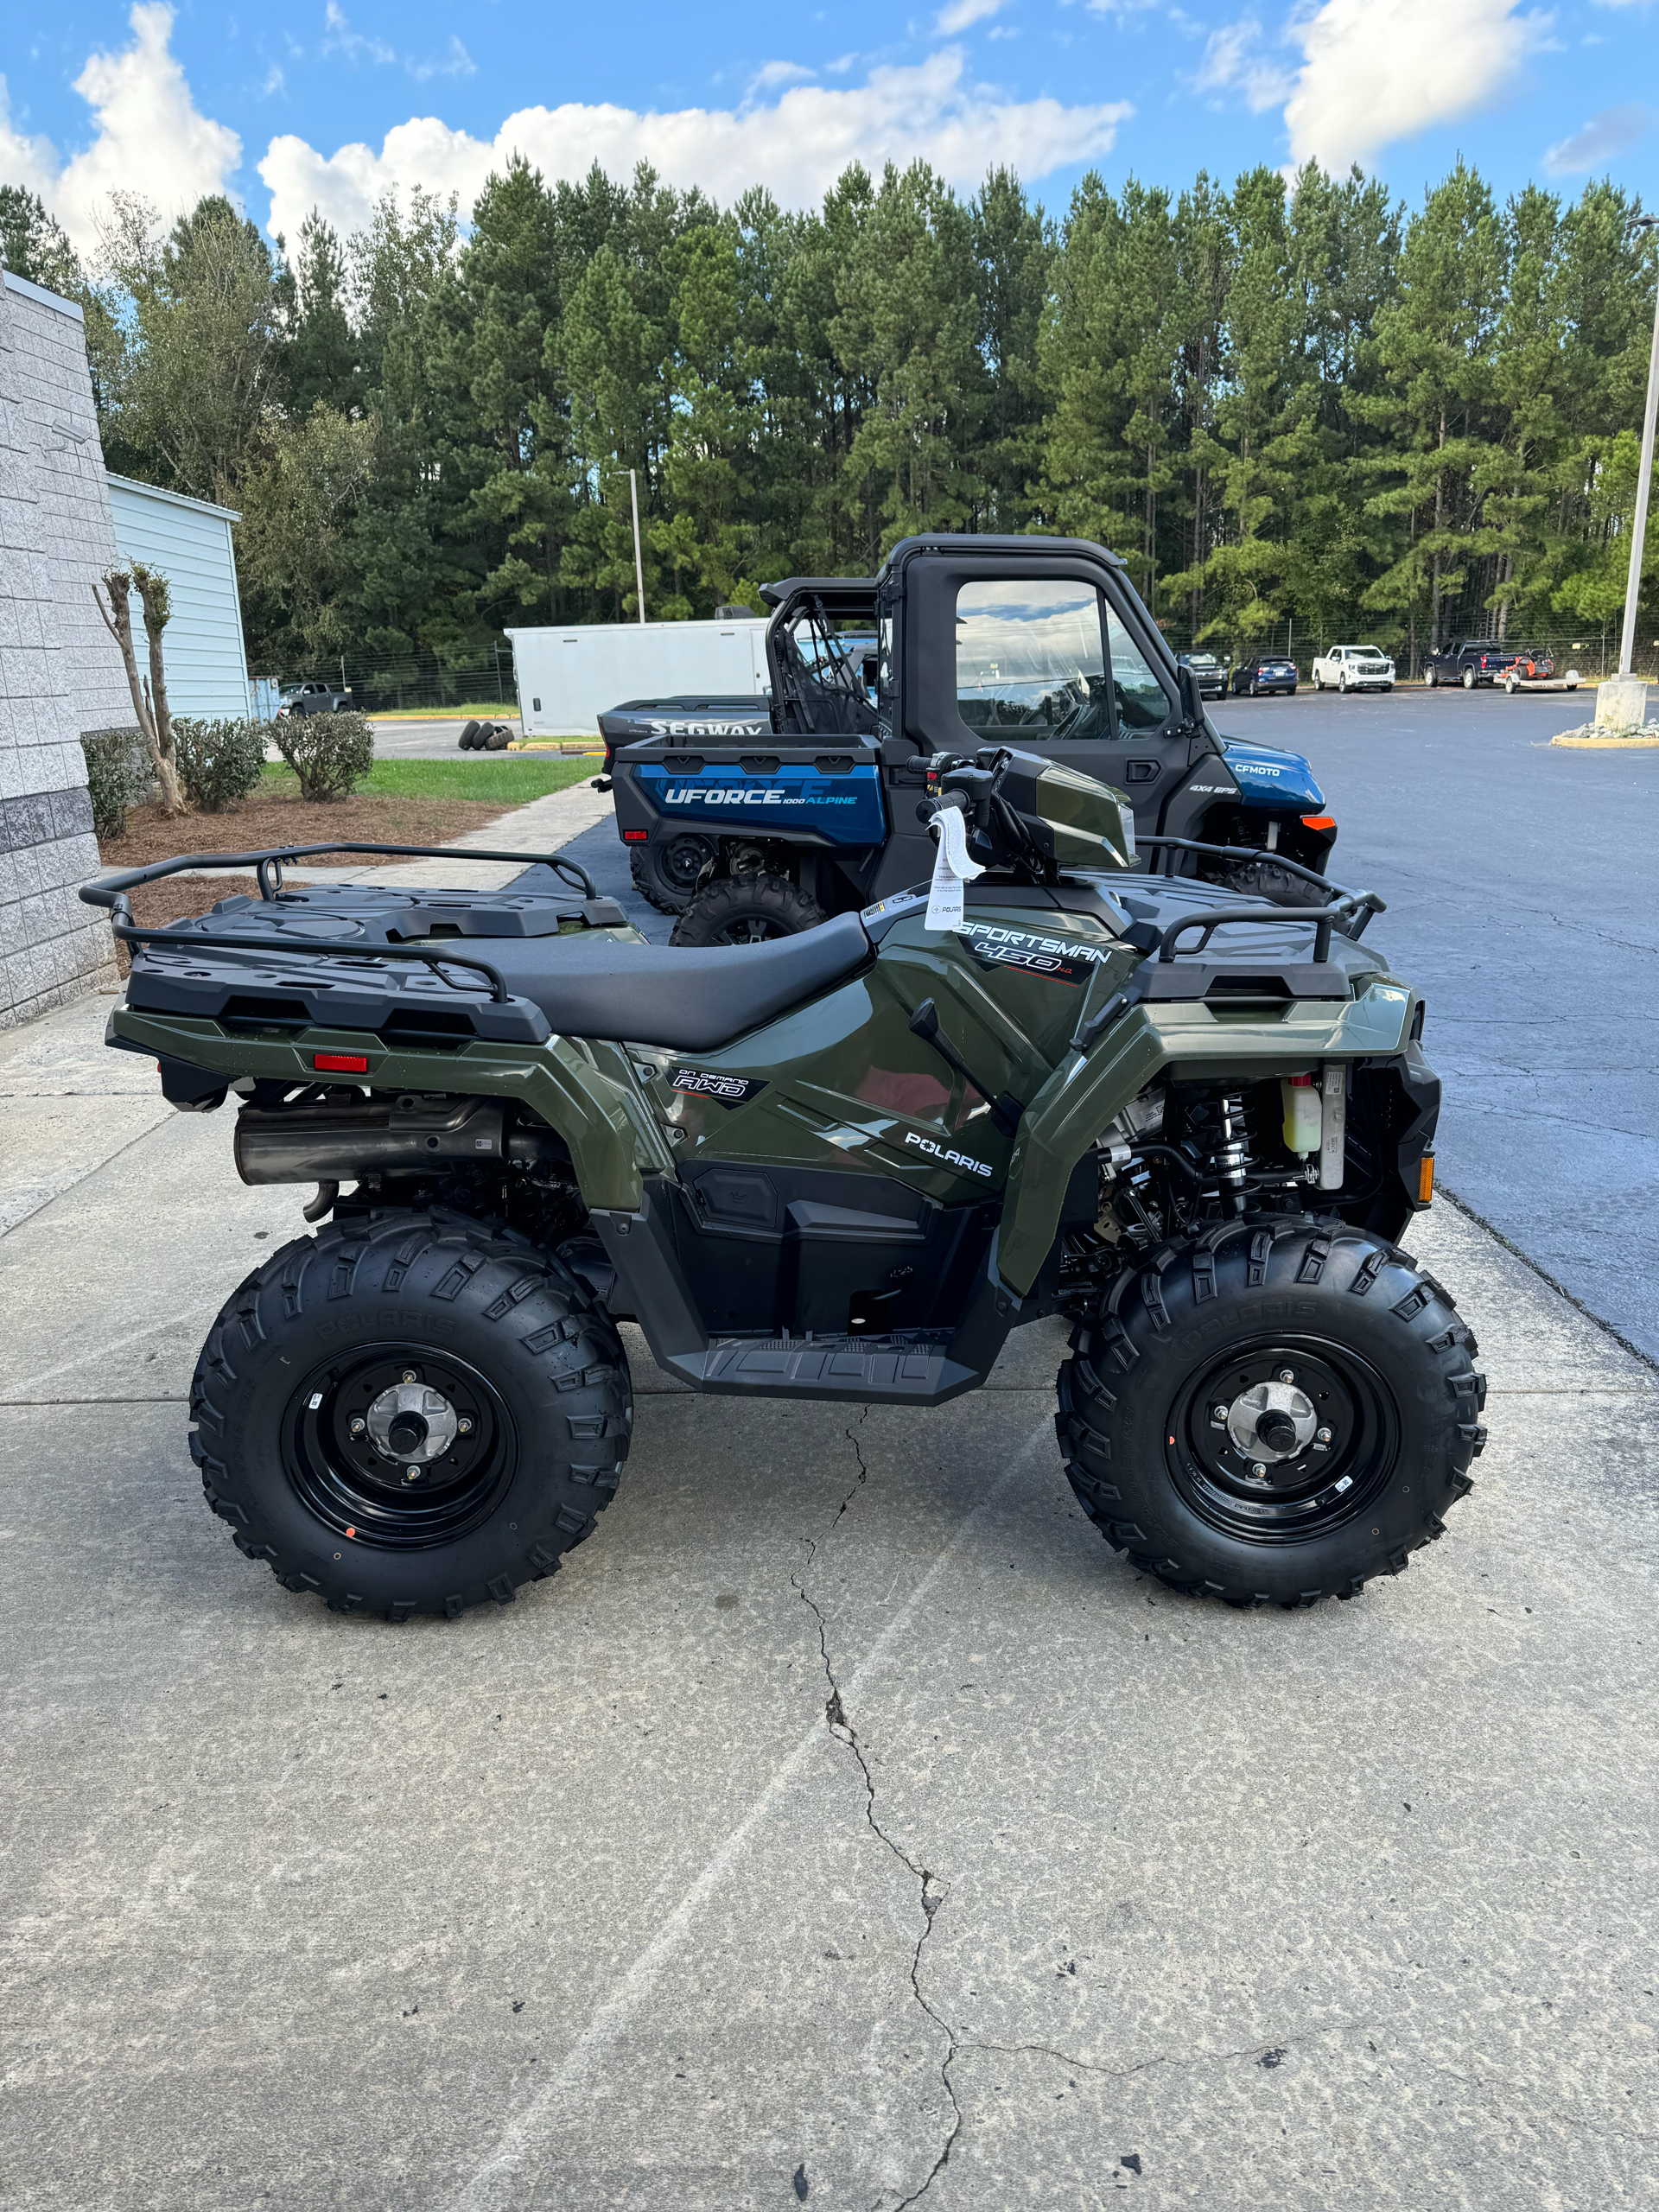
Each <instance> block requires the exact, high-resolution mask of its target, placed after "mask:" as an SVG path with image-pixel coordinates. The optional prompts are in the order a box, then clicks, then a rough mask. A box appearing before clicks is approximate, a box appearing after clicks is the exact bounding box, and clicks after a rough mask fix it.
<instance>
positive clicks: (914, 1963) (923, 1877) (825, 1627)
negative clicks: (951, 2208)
mask: <svg viewBox="0 0 1659 2212" xmlns="http://www.w3.org/2000/svg"><path fill="white" fill-rule="evenodd" d="M869 1413H870V1409H869V1408H868V1406H866V1407H865V1408H863V1409H862V1411H861V1413H860V1414H859V1416H858V1419H857V1421H855V1422H854V1423H853V1424H852V1426H851V1427H849V1428H848V1429H847V1430H846V1431H845V1432H844V1433H845V1435H846V1438H847V1441H848V1443H849V1445H851V1446H852V1450H853V1457H854V1459H855V1460H856V1461H857V1462H858V1478H857V1480H856V1481H855V1483H854V1484H853V1486H852V1488H851V1489H850V1490H849V1491H848V1492H847V1495H846V1497H843V1498H842V1501H841V1503H840V1505H839V1507H838V1508H837V1509H836V1516H835V1519H834V1520H833V1521H832V1522H830V1524H829V1526H830V1528H831V1529H834V1528H836V1526H837V1525H838V1524H839V1523H840V1522H841V1519H842V1516H843V1515H844V1514H845V1513H846V1511H847V1510H848V1508H849V1506H850V1505H851V1503H852V1502H853V1500H854V1499H855V1497H857V1495H858V1493H859V1491H860V1489H861V1487H862V1485H863V1484H865V1483H867V1482H868V1480H869V1468H868V1466H867V1465H866V1464H865V1459H864V1454H863V1452H862V1450H861V1447H860V1444H859V1439H858V1434H857V1432H858V1430H859V1429H861V1427H863V1425H864V1423H865V1421H868V1418H869ZM802 1541H803V1542H804V1544H805V1546H806V1560H805V1565H804V1569H803V1572H804V1573H805V1572H810V1568H811V1566H812V1562H813V1560H814V1559H815V1558H816V1557H817V1549H818V1540H817V1537H816V1536H807V1537H804V1538H803V1539H802ZM790 1581H791V1584H792V1585H793V1586H794V1589H795V1591H796V1592H797V1594H798V1596H799V1598H800V1600H801V1602H802V1604H803V1605H805V1607H806V1608H807V1610H808V1611H809V1612H810V1614H811V1616H812V1618H813V1619H814V1620H815V1621H816V1622H817V1629H818V1656H819V1657H820V1658H821V1659H822V1661H823V1678H824V1681H826V1682H827V1683H828V1684H829V1696H828V1697H827V1698H826V1699H825V1700H824V1704H823V1717H824V1721H825V1724H826V1725H827V1726H828V1728H829V1733H830V1734H831V1735H832V1736H833V1737H834V1738H835V1739H836V1742H837V1743H838V1744H842V1745H845V1747H846V1748H847V1750H849V1751H850V1752H851V1753H852V1755H853V1757H854V1758H855V1759H856V1760H857V1762H858V1770H859V1772H860V1774H861V1776H862V1777H863V1780H864V1818H865V1821H866V1822H867V1823H868V1827H869V1830H870V1833H871V1834H872V1835H874V1837H875V1839H876V1840H877V1842H879V1843H880V1844H882V1845H884V1846H885V1847H886V1848H887V1850H888V1851H889V1852H891V1853H892V1854H893V1857H894V1858H895V1859H897V1860H898V1861H899V1865H900V1866H902V1867H903V1868H904V1869H905V1871H906V1873H908V1874H909V1875H910V1876H911V1877H912V1879H913V1880H914V1881H915V1882H916V1883H917V1885H918V1887H919V1889H920V1891H921V1904H922V1930H921V1933H920V1935H919V1936H918V1937H917V1938H916V1942H915V1945H914V1947H913V1948H912V1951H911V1955H910V1988H911V1994H912V1996H913V1997H914V1998H915V1999H916V2002H917V2003H918V2005H920V2006H921V2008H922V2010H923V2012H925V2013H926V2015H927V2017H928V2018H929V2020H931V2022H932V2024H933V2025H934V2026H935V2027H937V2028H938V2030H939V2031H940V2033H941V2034H942V2035H943V2036H944V2038H945V2044H946V2050H945V2054H944V2058H943V2059H942V2060H941V2061H940V2062H939V2080H940V2082H942V2083H943V2085H944V2093H945V2094H946V2096H947V2097H949V2098H950V2110H951V2114H952V2117H951V2122H950V2132H949V2133H948V2134H947V2135H946V2137H945V2139H944V2144H943V2145H942V2147H941V2148H940V2151H939V2154H938V2157H937V2158H935V2159H934V2161H933V2164H931V2166H930V2167H929V2169H928V2171H927V2173H926V2175H925V2177H924V2178H923V2180H922V2183H921V2184H920V2186H919V2187H918V2188H917V2189H913V2190H911V2192H910V2194H909V2195H908V2196H901V2197H900V2198H899V2200H898V2202H897V2203H896V2204H895V2205H894V2206H893V2212H906V2206H909V2205H912V2204H915V2203H917V2202H918V2201H919V2200H920V2199H921V2198H922V2197H924V2196H925V2195H926V2194H927V2192H928V2190H930V2189H931V2187H932V2185H933V2183H934V2180H935V2179H936V2177H938V2175H939V2174H941V2173H943V2171H944V2168H945V2166H946V2165H947V2164H949V2163H950V2153H951V2152H952V2151H953V2150H954V2149H955V2148H956V2145H957V2138H958V2137H959V2136H960V2135H961V2133H962V2129H963V2120H964V2118H965V2116H966V2115H965V2114H964V2113H963V2108H962V2101H961V2099H960V2098H959V2097H958V2096H957V2092H956V2087H955V2084H954V2083H953V2082H952V2081H951V2079H950V2069H951V2068H952V2067H953V2066H954V2065H955V2063H956V2062H957V2053H958V2052H959V2050H960V2049H961V2047H962V2046H961V2044H960V2042H959V2040H958V2038H957V2032H956V2031H955V2029H954V2028H952V2026H951V2025H950V2022H949V2021H948V2020H947V2019H946V2018H944V2014H943V2013H942V2012H939V2011H938V2007H937V2006H936V2005H933V2004H932V2003H931V2002H930V2000H929V1999H928V1997H927V1995H926V1993H925V1991H924V1989H923V1987H922V1983H921V1972H922V1953H923V1951H924V1950H925V1948H926V1945H927V1941H928V1938H929V1937H930V1936H931V1935H932V1933H933V1921H934V1916H935V1915H936V1914H937V1913H938V1910H939V1907H940V1906H941V1905H942V1904H944V1891H943V1890H942V1889H941V1888H940V1887H939V1885H938V1882H937V1880H936V1878H935V1877H934V1875H933V1874H932V1873H931V1871H930V1870H929V1869H928V1868H927V1867H925V1866H918V1864H917V1862H916V1861H915V1859H912V1857H911V1855H910V1853H909V1852H907V1851H906V1849H905V1847H904V1846H903V1844H901V1843H900V1842H899V1841H898V1840H897V1839H896V1838H895V1837H893V1836H891V1835H889V1834H887V1830H886V1828H884V1827H882V1825H881V1822H880V1820H879V1819H878V1817H877V1812H876V1795H875V1777H874V1774H873V1773H872V1772H871V1771H870V1763H869V1761H868V1758H866V1757H865V1755H864V1746H863V1745H861V1743H860V1742H859V1740H858V1732H857V1730H856V1729H855V1727H854V1726H853V1724H852V1722H851V1721H850V1720H849V1719H848V1717H847V1708H846V1707H845V1706H844V1705H843V1704H842V1696H841V1685H840V1683H839V1682H838V1681H836V1669H835V1662H834V1661H833V1660H832V1659H831V1658H830V1656H829V1623H828V1621H827V1620H826V1619H825V1618H824V1613H823V1607H822V1606H821V1605H819V1604H818V1602H817V1599H816V1598H814V1597H813V1595H812V1593H811V1592H810V1590H809V1589H808V1588H807V1586H806V1585H805V1583H804V1581H803V1580H802V1579H801V1576H800V1575H798V1574H791V1577H790ZM885 2194H886V2192H885V2191H884V2192H883V2195H884V2196H885ZM880 2202H881V2199H880V2197H878V2198H877V2199H876V2202H875V2204H874V2205H873V2206H872V2207H871V2212H877V2208H878V2207H879V2206H880Z"/></svg>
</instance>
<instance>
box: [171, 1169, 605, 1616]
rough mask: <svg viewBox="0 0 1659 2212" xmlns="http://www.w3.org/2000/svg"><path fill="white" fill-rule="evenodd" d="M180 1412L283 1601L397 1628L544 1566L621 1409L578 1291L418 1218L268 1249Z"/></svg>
mask: <svg viewBox="0 0 1659 2212" xmlns="http://www.w3.org/2000/svg"><path fill="white" fill-rule="evenodd" d="M190 1410H191V1416H192V1419H193V1420H194V1423H195V1428H194V1433H193V1435H192V1437H191V1439H190V1449H191V1454H192V1456H193V1457H194V1459H195V1462H196V1464H197V1465H198V1466H199V1467H200V1469H201V1478H202V1487H203V1488H204V1490H205V1491H206V1492H207V1503H208V1504H209V1505H210V1506H211V1507H212V1508H213V1511H214V1512H215V1513H217V1514H218V1515H219V1517H220V1518H221V1519H222V1520H225V1521H228V1522H230V1523H231V1526H232V1530H233V1532H234V1535H235V1541H236V1544H237V1547H238V1550H240V1551H242V1552H243V1553H245V1554H246V1555H247V1557H248V1558H250V1559H255V1560H260V1559H262V1560H266V1561H267V1562H268V1563H269V1565H270V1569H271V1572H272V1573H274V1574H275V1575H276V1577H277V1580H278V1581H279V1582H281V1583H282V1584H283V1587H284V1588H285V1589H289V1590H295V1591H304V1590H311V1591H315V1592H316V1593H317V1595H318V1596H319V1597H321V1598H323V1599H327V1603H328V1605H330V1607H331V1608H332V1609H333V1610H334V1611H336V1612H341V1613H351V1612H359V1611H361V1612H365V1613H378V1614H380V1615H382V1616H383V1617H384V1618H385V1619H387V1620H392V1621H401V1620H407V1619H408V1618H409V1617H410V1614H411V1613H434V1614H439V1615H442V1616H444V1617H446V1618H450V1619H453V1618H454V1617H455V1615H456V1614H458V1613H460V1612H462V1611H465V1609H466V1608H467V1606H468V1605H479V1604H481V1603H482V1602H483V1600H484V1599H486V1598H489V1599H493V1600H494V1601H495V1603H496V1604H497V1605H506V1604H508V1603H510V1602H511V1600H512V1597H513V1595H514V1592H515V1591H516V1589H517V1587H518V1585H519V1584H520V1583H524V1582H532V1581H535V1580H538V1579H539V1578H540V1577H542V1576H543V1575H546V1574H550V1573H551V1572H552V1571H553V1569H554V1567H556V1565H557V1564H558V1561H559V1560H560V1558H561V1556H562V1555H563V1554H564V1553H565V1552H567V1551H569V1549H570V1548H571V1547H572V1546H573V1545H575V1544H579V1543H580V1542H581V1541H582V1539H583V1537H584V1536H586V1535H588V1533H589V1532H590V1530H591V1529H592V1528H593V1525H594V1519H595V1516H597V1515H598V1513H599V1512H600V1510H601V1508H602V1507H603V1506H605V1505H607V1503H609V1502H610V1498H611V1496H612V1493H613V1491H614V1490H615V1488H616V1484H617V1478H618V1477H619V1475H620V1472H621V1470H622V1462H623V1460H624V1459H626V1456H627V1450H628V1440H629V1433H630V1430H631V1427H632V1418H633V1414H632V1390H631V1388H630V1383H629V1376H628V1366H627V1360H626V1355H625V1354H624V1352H623V1350H622V1345H621V1342H620V1338H618V1336H617V1333H616V1330H615V1328H614V1326H613V1324H612V1322H611V1320H610V1319H609V1317H608V1316H607V1314H606V1313H605V1312H604V1310H603V1308H602V1307H601V1306H598V1305H597V1304H596V1303H595V1301H594V1298H593V1296H592V1294H591V1293H590V1292H589V1291H588V1288H587V1287H586V1286H585V1285H584V1284H582V1283H581V1282H580V1281H577V1279H576V1277H575V1275H574V1274H571V1273H570V1272H569V1269H568V1268H565V1267H564V1266H563V1264H562V1263H561V1262H559V1261H558V1260H556V1259H555V1258H554V1257H553V1256H552V1255H550V1253H547V1252H545V1251H543V1250H541V1249H538V1248H537V1246H535V1245H533V1244H531V1243H529V1242H528V1241H527V1240H526V1239H524V1238H523V1237H519V1236H514V1235H512V1233H511V1232H510V1231H507V1230H489V1229H485V1228H483V1227H481V1226H480V1224H478V1223H476V1222H474V1221H470V1220H467V1218H465V1217H462V1216H461V1215H458V1214H451V1213H446V1212H442V1211H437V1210H433V1211H427V1212H418V1213H417V1212H397V1213H387V1214H378V1215H376V1216H375V1217H373V1218H372V1220H370V1221H359V1220H348V1221H346V1222H343V1223H331V1224H329V1226H328V1227H327V1229H325V1230H322V1231H321V1234H320V1235H319V1236H308V1237H301V1238H299V1239H298V1240H297V1241H296V1243H292V1244H289V1245H285V1246H284V1247H283V1249H282V1250H280V1251H278V1252H275V1253H273V1254H272V1255H271V1256H270V1259H269V1260H268V1261H267V1262H265V1264H264V1267H263V1268H260V1269H259V1270H258V1271H257V1273H256V1274H251V1275H250V1276H249V1277H248V1279H247V1281H245V1283H244V1284H243V1285H242V1287H241V1288H240V1289H239V1290H238V1291H236V1292H235V1293H234V1294H232V1297H231V1298H230V1300H228V1301H227V1303H226V1306H225V1307H224V1309H223V1311H222V1312H221V1313H220V1314H219V1319H217V1320H216V1321H215V1322H214V1324H213V1329H212V1331H211V1332H210V1333H209V1335H208V1338H207V1343H206V1344H205V1345H204V1346H203V1347H202V1352H201V1357H200V1360H199V1361H198V1362H197V1364H196V1372H195V1378H194V1383H193V1384H192V1386H191V1395H190ZM377 1435H378V1437H379V1440H380V1441H379V1442H378V1444H377V1443H376V1441H375V1438H376V1436H377Z"/></svg>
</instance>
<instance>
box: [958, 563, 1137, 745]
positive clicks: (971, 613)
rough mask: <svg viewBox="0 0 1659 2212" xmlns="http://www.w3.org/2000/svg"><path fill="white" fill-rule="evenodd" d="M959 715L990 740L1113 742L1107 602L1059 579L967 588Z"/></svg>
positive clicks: (961, 595)
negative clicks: (1014, 735) (1007, 736)
mask: <svg viewBox="0 0 1659 2212" xmlns="http://www.w3.org/2000/svg"><path fill="white" fill-rule="evenodd" d="M957 713H958V714H959V715H961V716H962V719H963V721H964V722H966V723H967V725H968V727H969V729H971V730H974V731H976V732H978V731H981V730H983V731H984V732H985V733H986V734H987V735H988V736H996V735H1000V734H1001V733H1002V732H1004V731H1009V732H1019V733H1020V734H1023V735H1024V736H1026V737H1027V738H1028V739H1030V738H1043V737H1068V738H1086V737H1105V738H1109V737H1111V736H1112V735H1114V734H1115V733H1114V730H1113V728H1112V714H1111V701H1110V698H1109V693H1108V689H1107V683H1106V660H1105V652H1104V641H1103V634H1102V629H1101V605H1100V594H1099V593H1098V592H1097V591H1096V589H1095V588H1094V587H1093V586H1092V585H1091V584H1085V583H1071V582H1065V581H1063V580H1060V579H1054V580H1051V581H1047V582H1039V581H1037V580H1034V579H1033V581H1032V582H1026V583H1021V582H1015V581H1014V580H1012V579H1010V580H1009V581H1007V582H978V583H966V584H963V586H962V588H961V589H960V590H959V591H958V593H957Z"/></svg>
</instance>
